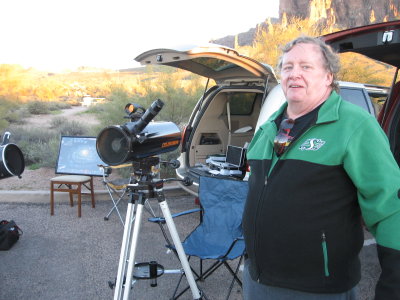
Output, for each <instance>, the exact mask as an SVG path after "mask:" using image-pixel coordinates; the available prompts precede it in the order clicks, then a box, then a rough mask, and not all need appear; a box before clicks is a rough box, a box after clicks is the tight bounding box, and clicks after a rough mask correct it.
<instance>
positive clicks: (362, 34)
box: [322, 20, 400, 68]
mask: <svg viewBox="0 0 400 300" xmlns="http://www.w3.org/2000/svg"><path fill="white" fill-rule="evenodd" d="M322 39H323V40H324V41H325V42H326V43H327V44H329V45H331V46H332V47H333V48H334V49H335V50H336V51H338V52H339V53H343V52H356V53H360V54H363V55H365V56H367V57H369V58H372V59H375V60H377V61H380V62H383V63H386V64H389V65H392V66H395V67H397V68H399V67H400V56H399V55H398V54H395V55H394V53H400V20H396V21H392V22H385V23H378V24H372V25H367V26H362V27H356V28H352V29H347V30H343V31H339V32H335V33H331V34H327V35H324V36H323V37H322Z"/></svg>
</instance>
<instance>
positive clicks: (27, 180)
mask: <svg viewBox="0 0 400 300" xmlns="http://www.w3.org/2000/svg"><path fill="white" fill-rule="evenodd" d="M85 110H87V108H86V107H82V106H73V107H72V108H70V109H65V110H63V111H62V112H61V114H57V115H52V114H48V115H38V116H32V117H30V118H28V119H27V122H26V124H29V126H34V127H38V128H40V130H43V129H45V128H46V127H48V126H50V123H51V120H52V119H53V118H57V117H68V120H70V121H71V120H74V121H78V122H81V123H83V124H91V125H93V124H96V123H98V120H97V119H96V117H95V115H94V114H87V113H83V112H84V111H85ZM55 176H59V175H57V174H55V168H40V169H37V170H28V169H27V168H25V171H24V172H23V173H22V175H21V177H22V178H21V179H19V178H18V177H15V176H14V177H8V178H5V179H2V180H0V190H13V191H18V190H21V191H23V190H34V191H44V190H49V189H50V179H51V178H53V177H55ZM94 184H95V190H99V189H100V190H104V186H103V184H102V182H101V178H100V177H95V178H94Z"/></svg>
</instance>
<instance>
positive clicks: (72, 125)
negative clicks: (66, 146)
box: [58, 121, 88, 135]
mask: <svg viewBox="0 0 400 300" xmlns="http://www.w3.org/2000/svg"><path fill="white" fill-rule="evenodd" d="M58 130H59V132H60V134H61V135H86V134H87V132H88V128H87V126H85V125H83V124H82V123H80V122H77V121H67V122H64V123H62V124H61V126H60V127H59V128H58Z"/></svg>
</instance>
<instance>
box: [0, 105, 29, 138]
mask: <svg viewBox="0 0 400 300" xmlns="http://www.w3.org/2000/svg"><path fill="white" fill-rule="evenodd" d="M25 114H27V112H26V111H24V109H23V107H22V106H21V104H19V103H17V102H13V101H11V100H8V99H6V98H5V97H0V132H2V131H4V130H5V129H6V128H7V127H8V126H9V125H10V124H12V123H21V122H23V119H24V118H25V117H26V116H25Z"/></svg>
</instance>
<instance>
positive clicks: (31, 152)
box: [9, 117, 89, 167]
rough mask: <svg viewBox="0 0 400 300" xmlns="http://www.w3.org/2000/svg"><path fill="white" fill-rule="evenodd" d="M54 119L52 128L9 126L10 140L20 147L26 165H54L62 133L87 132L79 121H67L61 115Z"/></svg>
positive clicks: (83, 133)
mask: <svg viewBox="0 0 400 300" xmlns="http://www.w3.org/2000/svg"><path fill="white" fill-rule="evenodd" d="M54 119H55V121H54ZM54 119H53V121H52V122H53V123H52V125H54V126H53V128H52V130H38V129H37V128H26V127H17V126H11V127H10V130H9V131H10V132H11V141H12V143H14V144H17V145H18V147H19V148H20V149H21V151H22V153H23V154H24V158H25V164H26V165H27V166H30V165H36V167H54V166H55V164H56V161H57V156H58V149H59V144H60V137H61V136H62V135H73V136H75V135H87V134H88V131H89V130H88V128H87V127H86V126H84V125H83V124H81V123H79V122H76V121H67V120H65V118H62V117H59V118H54Z"/></svg>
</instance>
